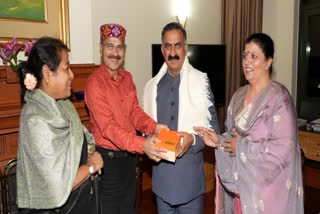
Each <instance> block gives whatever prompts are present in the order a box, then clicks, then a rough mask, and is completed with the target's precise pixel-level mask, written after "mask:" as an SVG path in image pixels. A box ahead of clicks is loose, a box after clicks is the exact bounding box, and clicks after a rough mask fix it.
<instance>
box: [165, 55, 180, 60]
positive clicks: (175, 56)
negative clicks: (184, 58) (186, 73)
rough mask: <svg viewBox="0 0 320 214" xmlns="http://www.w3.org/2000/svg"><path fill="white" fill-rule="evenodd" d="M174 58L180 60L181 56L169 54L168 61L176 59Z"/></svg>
mask: <svg viewBox="0 0 320 214" xmlns="http://www.w3.org/2000/svg"><path fill="white" fill-rule="evenodd" d="M174 59H176V60H179V59H180V57H179V56H178V55H174V56H168V61H170V60H174Z"/></svg>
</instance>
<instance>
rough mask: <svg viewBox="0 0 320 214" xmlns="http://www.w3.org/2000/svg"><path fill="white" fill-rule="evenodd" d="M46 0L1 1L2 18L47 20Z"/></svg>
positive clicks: (0, 17) (0, 13) (0, 11)
mask: <svg viewBox="0 0 320 214" xmlns="http://www.w3.org/2000/svg"><path fill="white" fill-rule="evenodd" d="M46 2H47V1H46V0H23V1H0V19H13V20H19V21H36V22H46V21H47V4H46Z"/></svg>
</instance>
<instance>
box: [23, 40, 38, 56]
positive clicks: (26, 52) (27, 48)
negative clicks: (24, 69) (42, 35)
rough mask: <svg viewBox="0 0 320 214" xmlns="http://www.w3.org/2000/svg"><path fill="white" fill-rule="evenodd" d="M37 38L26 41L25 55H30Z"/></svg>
mask: <svg viewBox="0 0 320 214" xmlns="http://www.w3.org/2000/svg"><path fill="white" fill-rule="evenodd" d="M36 41H37V40H31V41H29V42H26V43H24V55H25V56H29V54H30V52H31V49H32V47H33V45H34V43H36Z"/></svg>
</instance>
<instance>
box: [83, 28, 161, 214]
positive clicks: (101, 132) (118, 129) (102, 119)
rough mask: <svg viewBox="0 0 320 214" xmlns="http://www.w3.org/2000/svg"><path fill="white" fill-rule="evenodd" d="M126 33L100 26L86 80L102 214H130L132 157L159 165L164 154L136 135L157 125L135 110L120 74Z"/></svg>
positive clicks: (125, 75)
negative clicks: (99, 162)
mask: <svg viewBox="0 0 320 214" xmlns="http://www.w3.org/2000/svg"><path fill="white" fill-rule="evenodd" d="M125 35H126V30H125V29H124V28H123V27H122V26H121V25H118V24H106V25H102V26H101V27H100V42H101V43H100V54H101V58H102V64H101V66H100V67H99V68H98V69H97V70H96V71H95V72H94V73H93V74H92V75H91V76H90V77H89V79H88V82H87V85H86V89H85V102H86V104H87V107H88V109H89V112H90V128H91V132H92V134H93V135H94V137H95V140H96V145H97V150H98V151H99V152H100V153H101V155H102V157H103V160H104V169H103V173H102V179H101V180H102V183H101V186H102V187H101V188H102V191H101V193H102V194H101V197H102V201H101V202H102V211H103V213H109V214H110V213H111V214H112V213H128V214H131V213H134V202H135V181H136V177H135V176H136V156H135V154H136V153H140V154H143V153H145V154H146V155H147V156H148V157H149V158H150V159H152V160H154V161H157V162H158V161H160V159H161V158H162V157H163V155H162V154H163V152H165V150H163V149H160V148H158V147H156V146H155V145H154V143H153V142H154V141H155V140H157V138H156V136H154V135H152V136H150V137H148V138H147V139H146V138H144V137H141V136H138V135H137V134H136V131H137V130H138V131H140V132H142V133H145V134H148V135H149V134H154V133H158V131H159V130H160V129H161V128H164V127H166V126H164V125H161V124H157V123H156V122H155V121H154V120H153V119H152V118H150V117H149V116H148V115H147V114H146V113H145V112H144V111H143V110H142V109H141V108H140V106H139V104H138V99H137V94H136V93H137V92H136V87H135V85H134V83H133V80H132V76H131V74H130V73H129V72H128V71H126V70H124V69H122V68H121V66H122V64H123V61H124V53H125V44H124V41H125Z"/></svg>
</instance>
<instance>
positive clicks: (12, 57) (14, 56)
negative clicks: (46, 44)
mask: <svg viewBox="0 0 320 214" xmlns="http://www.w3.org/2000/svg"><path fill="white" fill-rule="evenodd" d="M35 42H36V40H31V41H28V42H25V43H23V44H19V43H18V40H17V38H16V37H13V39H12V41H10V42H7V43H0V58H1V59H2V62H3V64H4V65H7V64H8V63H9V65H10V67H11V69H12V70H13V71H15V72H16V73H18V53H19V52H20V51H21V50H24V54H25V56H29V54H30V52H31V49H32V46H33V45H34V43H35Z"/></svg>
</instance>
